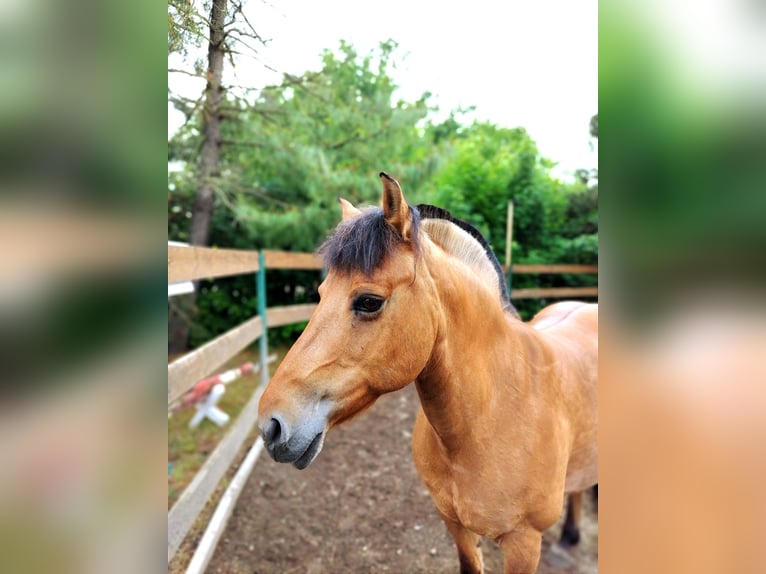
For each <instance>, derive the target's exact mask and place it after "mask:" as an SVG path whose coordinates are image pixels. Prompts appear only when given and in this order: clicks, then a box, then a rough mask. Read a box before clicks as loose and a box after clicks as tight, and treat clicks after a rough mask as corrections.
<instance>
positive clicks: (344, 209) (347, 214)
mask: <svg viewBox="0 0 766 574" xmlns="http://www.w3.org/2000/svg"><path fill="white" fill-rule="evenodd" d="M338 203H340V210H341V213H342V217H343V221H346V220H347V219H351V218H352V217H356V216H357V215H361V214H362V212H361V211H360V210H359V209H357V208H356V207H354V206H353V205H352V204H351V202H350V201H346V200H345V199H343V198H342V197H339V198H338Z"/></svg>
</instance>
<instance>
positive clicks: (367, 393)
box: [259, 173, 597, 574]
mask: <svg viewBox="0 0 766 574" xmlns="http://www.w3.org/2000/svg"><path fill="white" fill-rule="evenodd" d="M381 179H382V181H383V197H382V209H381V208H368V209H366V210H359V209H357V208H355V207H353V206H352V205H351V204H350V203H348V202H346V201H345V200H340V203H341V206H342V211H343V221H342V222H341V224H340V225H339V226H338V228H337V229H336V231H335V232H334V234H333V235H332V236H331V237H330V238H329V239H328V240H327V241H326V242H325V244H324V245H323V246H322V247H321V248H320V253H322V254H323V257H324V261H325V264H326V267H327V270H328V273H327V277H326V278H325V280H324V282H323V283H322V285H321V286H320V288H319V292H320V295H321V301H320V303H319V305H318V307H317V309H316V311H315V313H314V315H313V317H312V318H311V321H310V322H309V324H308V326H307V327H306V329H305V331H304V332H303V334H302V335H301V336H300V338H299V339H298V340H297V341H296V343H295V345H294V346H293V347H292V349H291V350H290V352H289V353H288V354H287V356H286V357H285V359H284V360H283V361H282V363H281V365H280V366H279V368H278V370H277V372H276V373H275V375H274V377H273V379H272V380H271V383H270V384H269V386H268V387H267V389H266V390H265V392H264V394H263V397H262V398H261V402H260V405H259V420H260V421H261V422H260V428H261V432H262V434H263V438H264V441H265V444H266V447H267V450H268V452H269V453H270V454H271V456H272V457H273V458H274V459H275V460H276V461H278V462H286V463H292V464H293V465H294V466H296V467H297V468H299V469H303V468H306V467H307V466H308V465H309V464H311V462H312V461H313V460H314V458H315V457H316V456H317V455H318V454H319V451H320V450H321V449H322V444H323V442H324V440H325V436H326V434H327V432H328V431H329V429H331V428H332V427H333V426H335V425H337V424H340V423H342V422H344V421H346V420H348V419H350V418H351V417H353V416H354V415H356V414H359V413H360V412H362V411H364V410H365V409H367V408H368V407H370V406H371V405H372V404H373V403H374V402H375V400H376V399H377V398H378V397H379V396H380V395H382V394H384V393H389V392H392V391H395V390H397V389H401V388H403V387H405V386H406V385H408V384H409V383H411V382H413V381H414V382H415V386H416V387H417V391H418V395H419V397H420V403H421V407H422V408H421V409H420V411H419V413H418V417H417V421H416V423H415V429H414V432H413V455H414V460H415V465H416V467H417V470H418V472H419V474H420V477H421V478H422V480H423V482H424V483H425V484H426V486H427V487H428V490H429V491H430V493H431V496H432V497H433V500H434V502H435V504H436V508H437V510H438V512H439V514H440V515H441V517H442V519H443V520H444V523H445V524H446V526H447V528H448V530H449V532H450V533H451V534H452V537H453V538H454V541H455V544H456V545H457V550H458V556H459V559H460V571H461V572H467V573H480V572H482V569H483V564H482V557H481V550H480V549H479V548H478V541H479V537H481V536H484V537H487V538H490V539H492V540H494V541H495V542H496V543H497V544H499V545H500V547H501V548H502V551H503V554H504V557H505V571H506V573H514V574H529V573H533V572H535V570H536V568H537V564H538V561H539V558H540V549H541V536H542V532H543V531H544V530H545V529H546V528H548V527H550V526H551V525H553V524H554V523H555V522H556V520H557V519H558V517H559V515H560V512H561V508H562V505H563V501H564V496H565V494H567V493H579V492H581V491H583V490H585V489H587V488H589V487H591V486H593V485H594V484H596V482H597V445H596V438H597V394H596V373H597V306H596V305H590V304H584V303H578V302H562V303H557V304H554V305H550V306H548V307H546V308H545V309H543V310H542V311H540V313H538V315H537V316H536V317H535V318H534V319H533V320H532V321H531V322H529V323H523V322H522V321H521V320H520V319H519V318H518V315H517V314H516V313H515V310H514V309H513V307H512V306H511V305H510V301H509V300H508V294H507V292H506V290H505V283H504V280H503V273H502V269H501V268H500V266H499V265H498V264H497V260H496V259H495V257H494V255H493V254H492V251H491V249H490V248H489V246H488V245H487V243H486V241H485V240H484V239H483V238H482V237H481V235H480V234H479V233H478V232H477V231H476V230H475V229H473V228H472V227H471V226H469V225H467V224H465V223H463V222H461V221H458V220H455V219H453V218H452V217H451V216H450V215H449V213H448V212H446V211H444V210H441V209H439V208H434V207H431V206H419V207H418V208H412V207H410V206H408V204H407V202H406V201H405V199H404V196H403V194H402V191H401V188H400V187H399V184H398V183H397V182H396V181H395V180H394V179H392V178H391V177H389V176H388V175H386V174H384V173H382V174H381Z"/></svg>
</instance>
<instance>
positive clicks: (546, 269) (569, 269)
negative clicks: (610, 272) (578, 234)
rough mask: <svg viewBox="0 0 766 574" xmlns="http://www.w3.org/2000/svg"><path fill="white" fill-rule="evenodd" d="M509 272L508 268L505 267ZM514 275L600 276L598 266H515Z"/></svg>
mask: <svg viewBox="0 0 766 574" xmlns="http://www.w3.org/2000/svg"><path fill="white" fill-rule="evenodd" d="M503 269H504V270H505V271H506V273H507V272H508V267H503ZM513 273H514V274H522V273H524V274H540V273H554V274H555V273H589V274H598V265H569V264H562V265H526V264H522V265H513Z"/></svg>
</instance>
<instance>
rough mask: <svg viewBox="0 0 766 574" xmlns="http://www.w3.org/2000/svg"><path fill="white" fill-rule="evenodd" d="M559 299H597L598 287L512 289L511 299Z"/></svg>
mask: <svg viewBox="0 0 766 574" xmlns="http://www.w3.org/2000/svg"><path fill="white" fill-rule="evenodd" d="M561 297H598V287H540V288H530V289H514V290H513V291H511V299H543V298H561Z"/></svg>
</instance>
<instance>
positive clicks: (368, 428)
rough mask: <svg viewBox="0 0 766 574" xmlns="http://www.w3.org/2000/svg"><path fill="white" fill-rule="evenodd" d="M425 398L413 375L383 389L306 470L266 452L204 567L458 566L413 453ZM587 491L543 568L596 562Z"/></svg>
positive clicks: (265, 572)
mask: <svg viewBox="0 0 766 574" xmlns="http://www.w3.org/2000/svg"><path fill="white" fill-rule="evenodd" d="M418 406H419V405H418V398H417V393H416V392H415V389H414V386H413V385H410V386H409V387H408V388H407V389H405V390H403V391H399V392H397V393H393V394H391V395H387V396H384V397H382V398H381V399H380V400H379V401H378V402H377V404H375V406H374V407H373V408H372V409H371V410H370V411H368V412H367V413H365V414H363V415H360V416H359V417H357V418H356V419H354V420H352V421H351V422H349V423H347V424H346V425H344V426H342V427H339V428H336V429H333V431H331V432H330V434H329V435H328V437H327V439H326V441H325V445H324V449H323V450H322V452H321V453H320V455H319V457H318V458H317V459H316V460H315V461H314V463H313V464H312V465H311V466H310V467H309V468H308V469H306V470H303V471H299V470H296V469H295V468H293V467H292V466H291V465H285V464H277V463H275V462H273V461H272V460H271V459H270V458H269V457H268V454H266V453H263V454H262V456H261V458H260V459H259V460H258V463H257V464H256V466H255V469H254V471H253V474H252V475H251V476H250V479H249V481H248V483H247V485H246V486H245V488H244V490H243V492H242V495H241V497H240V499H239V502H238V504H237V506H236V508H235V510H234V512H233V514H232V517H231V520H230V521H229V524H228V527H227V529H226V530H225V532H224V533H223V536H222V537H221V541H220V543H219V545H218V548H217V550H216V552H215V555H214V556H213V558H212V560H211V562H210V566H209V567H208V570H207V572H208V573H209V574H212V573H226V574H229V573H232V574H234V573H248V574H276V573H279V574H298V573H301V574H303V573H305V574H324V573H377V572H396V573H408V574H409V573H412V574H415V573H418V574H432V573H433V574H435V573H445V572H446V573H452V572H455V573H456V572H458V571H459V567H458V561H457V552H456V551H455V548H454V546H453V544H452V540H451V538H450V536H449V534H448V533H447V530H446V528H445V527H444V525H443V524H442V522H441V519H440V518H439V516H438V515H437V513H436V510H435V509H434V506H433V502H432V501H431V498H430V496H429V495H428V492H427V491H426V489H425V487H424V486H423V484H422V483H421V482H420V479H419V478H418V475H417V473H416V471H415V466H414V464H413V462H412V455H411V452H410V439H411V431H412V427H413V425H414V422H415V413H416V412H417V409H418ZM584 498H585V501H584V516H583V520H582V525H581V532H582V537H581V541H580V544H579V545H578V546H576V547H575V548H573V549H564V548H562V547H561V546H559V545H558V544H557V543H556V541H557V540H558V537H559V533H560V530H561V520H560V521H559V523H557V524H556V525H555V526H554V527H552V528H551V529H549V530H548V531H547V532H546V533H545V536H544V539H543V552H542V558H541V561H540V566H539V568H538V573H540V574H575V573H577V574H591V573H594V572H597V565H598V525H597V521H596V517H595V513H594V504H593V500H592V497H590V496H586V497H584ZM562 520H563V518H562ZM482 549H483V552H484V563H485V570H486V572H488V573H495V574H498V573H502V571H503V567H502V564H503V559H502V554H501V553H500V550H499V548H498V547H497V546H496V545H495V544H494V543H492V542H490V541H487V540H484V541H482Z"/></svg>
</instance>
